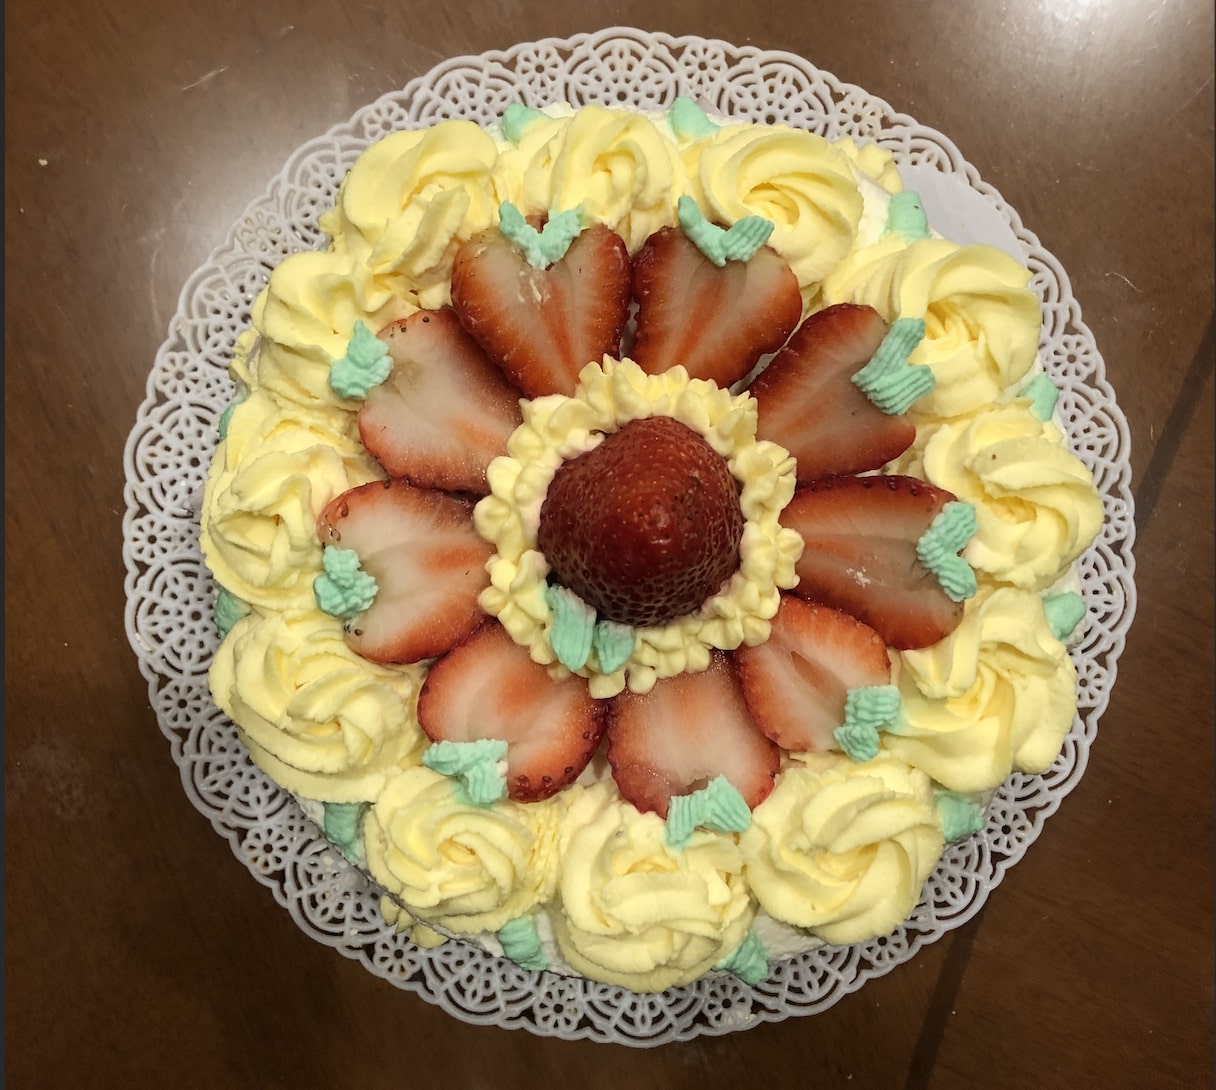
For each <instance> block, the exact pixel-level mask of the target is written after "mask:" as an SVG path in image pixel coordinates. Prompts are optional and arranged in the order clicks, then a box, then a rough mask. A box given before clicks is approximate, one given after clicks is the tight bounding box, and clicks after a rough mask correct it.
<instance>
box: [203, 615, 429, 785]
mask: <svg viewBox="0 0 1216 1090" xmlns="http://www.w3.org/2000/svg"><path fill="white" fill-rule="evenodd" d="M421 679H422V671H421V668H419V667H391V668H390V667H382V666H376V665H375V664H374V663H369V662H367V661H366V660H364V659H362V658H360V657H359V656H358V655H356V654H355V653H354V652H353V651H351V650H350V649H349V648H348V647H347V646H346V640H345V639H344V637H343V634H342V622H341V621H339V620H337V619H336V618H334V617H330V616H327V615H326V614H324V613H322V612H321V611H320V610H318V609H315V608H313V609H311V610H286V611H283V612H278V611H276V612H271V613H266V614H263V613H261V612H258V611H256V610H255V611H254V612H252V613H250V614H248V615H247V616H245V617H243V618H241V620H239V621H238V622H237V623H236V624H235V625H234V626H233V628H232V631H231V632H229V633H228V635H227V637H226V638H225V639H224V641H223V642H222V643H221V644H220V647H219V649H218V650H217V651H216V653H215V658H214V659H213V660H212V664H211V671H210V682H211V690H212V692H213V693H214V695H215V699H216V703H217V704H218V705H219V706H220V707H221V708H222V709H223V710H224V712H225V713H226V714H227V715H228V716H230V717H231V718H232V720H233V721H234V722H236V723H237V724H239V725H240V728H241V730H242V732H243V733H244V735H245V737H246V738H247V740H248V741H249V742H250V749H251V751H252V752H253V755H254V759H255V760H256V761H258V763H259V764H261V765H263V767H264V771H266V772H267V774H268V775H271V776H273V777H274V779H276V780H277V781H278V782H279V783H281V784H283V786H284V787H286V788H287V789H288V790H289V791H294V792H296V793H297V794H300V795H303V796H304V797H306V798H312V799H317V800H319V801H322V802H360V801H367V800H370V799H373V798H375V797H376V795H377V794H378V793H379V791H380V789H381V788H382V787H383V785H384V782H385V779H386V777H387V776H389V775H391V774H393V773H395V772H396V770H397V769H398V768H399V767H401V766H406V765H411V764H416V763H417V762H418V760H419V759H420V757H421V753H422V750H423V748H424V746H425V743H426V739H425V737H424V736H423V734H422V732H421V731H420V730H419V728H418V724H417V721H416V719H415V716H414V711H413V709H414V705H415V699H416V697H417V691H418V687H419V685H420V684H421Z"/></svg>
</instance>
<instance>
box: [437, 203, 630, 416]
mask: <svg viewBox="0 0 1216 1090" xmlns="http://www.w3.org/2000/svg"><path fill="white" fill-rule="evenodd" d="M629 281H630V265H629V251H628V250H627V249H626V248H625V240H624V239H622V238H621V236H620V235H618V234H617V233H616V232H615V231H613V230H611V229H610V228H608V227H605V226H603V225H602V224H595V225H593V226H591V227H588V228H586V229H585V230H584V231H583V232H582V233H581V234H580V235H579V236H578V237H577V238H576V239H575V240H574V241H573V242H572V243H571V244H570V248H569V250H567V251H566V255H565V256H564V257H563V258H562V259H561V260H560V261H557V262H555V263H554V264H552V265H550V266H549V267H548V268H546V269H537V268H534V267H533V266H532V265H530V264H528V262H527V260H526V259H525V258H524V256H523V254H522V253H520V251H519V250H517V249H516V248H515V247H514V246H513V245H512V244H511V243H510V242H509V241H508V240H507V239H506V238H504V237H503V234H502V232H501V231H499V229H498V228H497V227H491V228H489V229H487V230H485V231H483V232H482V233H481V234H479V235H476V236H474V237H473V238H472V239H470V240H469V241H468V242H466V243H465V244H464V245H463V246H462V247H461V248H460V250H459V251H457V254H456V258H455V261H454V262H453V265H452V305H453V307H455V309H456V313H457V314H458V315H459V316H460V321H461V324H462V325H463V326H464V328H465V329H466V330H468V332H469V333H470V334H471V335H472V336H473V339H474V340H476V341H477V343H478V344H480V345H481V346H482V348H484V349H485V350H486V353H487V354H488V355H489V356H490V358H491V359H492V360H493V361H494V362H495V363H496V364H498V366H499V367H501V368H502V370H503V373H504V374H505V375H506V376H507V378H509V379H510V380H511V381H512V382H513V383H514V384H515V385H516V386H518V387H519V388H520V389H521V390H522V391H523V392H524V393H525V394H526V395H527V396H528V397H540V396H542V395H544V394H571V393H573V391H574V386H575V383H576V382H577V379H578V373H579V372H580V371H581V370H582V369H583V368H584V367H585V366H586V365H587V364H588V363H592V362H595V363H599V362H600V361H601V360H602V359H603V358H604V356H605V355H610V356H615V355H616V354H617V353H618V352H619V351H620V345H621V334H622V333H623V332H624V330H625V322H626V320H627V319H628V317H629Z"/></svg>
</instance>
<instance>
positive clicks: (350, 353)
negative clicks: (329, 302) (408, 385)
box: [329, 319, 393, 401]
mask: <svg viewBox="0 0 1216 1090" xmlns="http://www.w3.org/2000/svg"><path fill="white" fill-rule="evenodd" d="M392 369H393V359H392V356H390V355H389V352H388V345H386V344H385V343H384V342H383V341H382V340H381V339H380V338H379V337H377V336H376V335H375V334H374V333H373V332H372V331H371V330H370V329H368V328H367V326H366V325H365V324H364V323H363V320H362V319H360V320H359V321H357V322H355V331H354V333H352V334H351V338H350V343H349V344H348V345H347V346H346V355H345V356H343V357H342V358H341V359H340V360H334V365H333V366H332V367H331V368H330V369H329V386H330V389H331V390H333V392H334V393H335V394H337V395H338V396H339V397H345V398H351V399H353V400H356V401H362V400H363V399H364V398H365V397H367V395H368V394H369V393H371V391H372V389H373V388H374V387H376V386H379V385H380V383H382V382H383V381H384V380H385V379H386V378H388V376H389V373H390V372H391V371H392Z"/></svg>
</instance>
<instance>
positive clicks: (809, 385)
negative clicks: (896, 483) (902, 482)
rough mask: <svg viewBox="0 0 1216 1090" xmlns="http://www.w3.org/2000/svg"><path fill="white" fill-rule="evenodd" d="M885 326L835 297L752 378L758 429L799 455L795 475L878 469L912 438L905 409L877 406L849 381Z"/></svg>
mask: <svg viewBox="0 0 1216 1090" xmlns="http://www.w3.org/2000/svg"><path fill="white" fill-rule="evenodd" d="M887 329H888V327H887V323H886V322H885V321H884V320H883V318H882V315H880V314H879V313H878V311H876V310H875V309H874V308H873V307H868V306H858V305H856V304H853V303H839V304H837V305H836V306H831V307H828V308H827V309H826V310H820V311H817V312H816V313H814V314H812V315H811V316H810V317H809V318H807V320H806V321H805V322H803V323H802V325H801V326H799V327H798V329H797V331H796V332H795V333H794V335H793V336H792V337H791V338H790V340H789V343H788V344H787V345H786V346H785V347H784V348H783V349H782V350H781V351H780V352H778V353H777V355H776V356H775V357H773V360H772V362H771V363H769V365H768V367H766V368H765V369H764V370H763V371H762V372H760V374H759V375H758V376H757V377H756V379H755V381H754V382H753V383H752V384H751V387H750V389H749V392H750V393H751V394H752V396H753V397H754V398H755V399H756V402H757V406H758V409H759V413H760V423H759V426H758V427H757V429H756V435H757V437H758V438H760V439H768V440H770V441H772V442H774V443H777V444H778V445H780V446H783V447H785V449H786V450H788V451H789V452H790V453H791V454H792V455H793V456H794V458H795V459H797V462H798V480H799V481H800V482H803V481H813V480H818V479H820V478H822V477H831V476H835V475H837V474H844V473H861V472H864V471H866V470H870V469H879V468H881V467H882V466H884V465H886V463H887V462H889V461H891V459H892V458H897V457H899V455H901V454H902V453H903V452H904V451H905V450H907V449H908V447H910V446H911V445H912V441H913V440H914V439H915V438H916V426H915V425H914V424H913V423H912V422H911V421H910V420H909V419H908V418H907V417H906V416H902V415H899V416H891V415H888V414H887V413H884V412H883V411H882V410H881V409H878V408H876V407H875V406H874V405H873V404H872V403H871V402H870V400H869V398H867V397H866V395H865V394H863V393H862V392H861V390H859V389H858V388H857V386H856V385H854V383H853V381H852V379H853V376H854V375H855V374H857V372H858V371H860V370H861V369H862V368H863V367H864V366H865V365H866V364H867V363H869V362H870V358H871V357H872V356H873V355H874V353H875V352H877V351H878V347H879V345H881V344H882V341H883V338H884V337H885V336H886V335H887Z"/></svg>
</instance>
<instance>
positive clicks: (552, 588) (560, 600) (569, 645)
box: [545, 584, 595, 670]
mask: <svg viewBox="0 0 1216 1090" xmlns="http://www.w3.org/2000/svg"><path fill="white" fill-rule="evenodd" d="M545 604H546V605H547V606H548V607H549V608H550V609H551V610H553V627H552V628H550V629H549V646H550V647H552V648H553V653H554V654H555V655H556V656H557V661H558V662H560V663H561V664H562V665H563V666H564V667H565V668H566V669H567V670H581V669H582V668H583V667H584V666H586V665H587V660H588V659H589V658H590V657H591V641H592V638H593V636H594V634H595V610H594V609H592V608H591V606H589V605H587V603H586V602H584V601H583V600H582V599H581V598H580V597H579V596H578V595H577V594H575V593H574V591H572V590H569V589H568V588H566V587H559V586H556V585H553V584H550V585H549V586H547V587H545Z"/></svg>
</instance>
